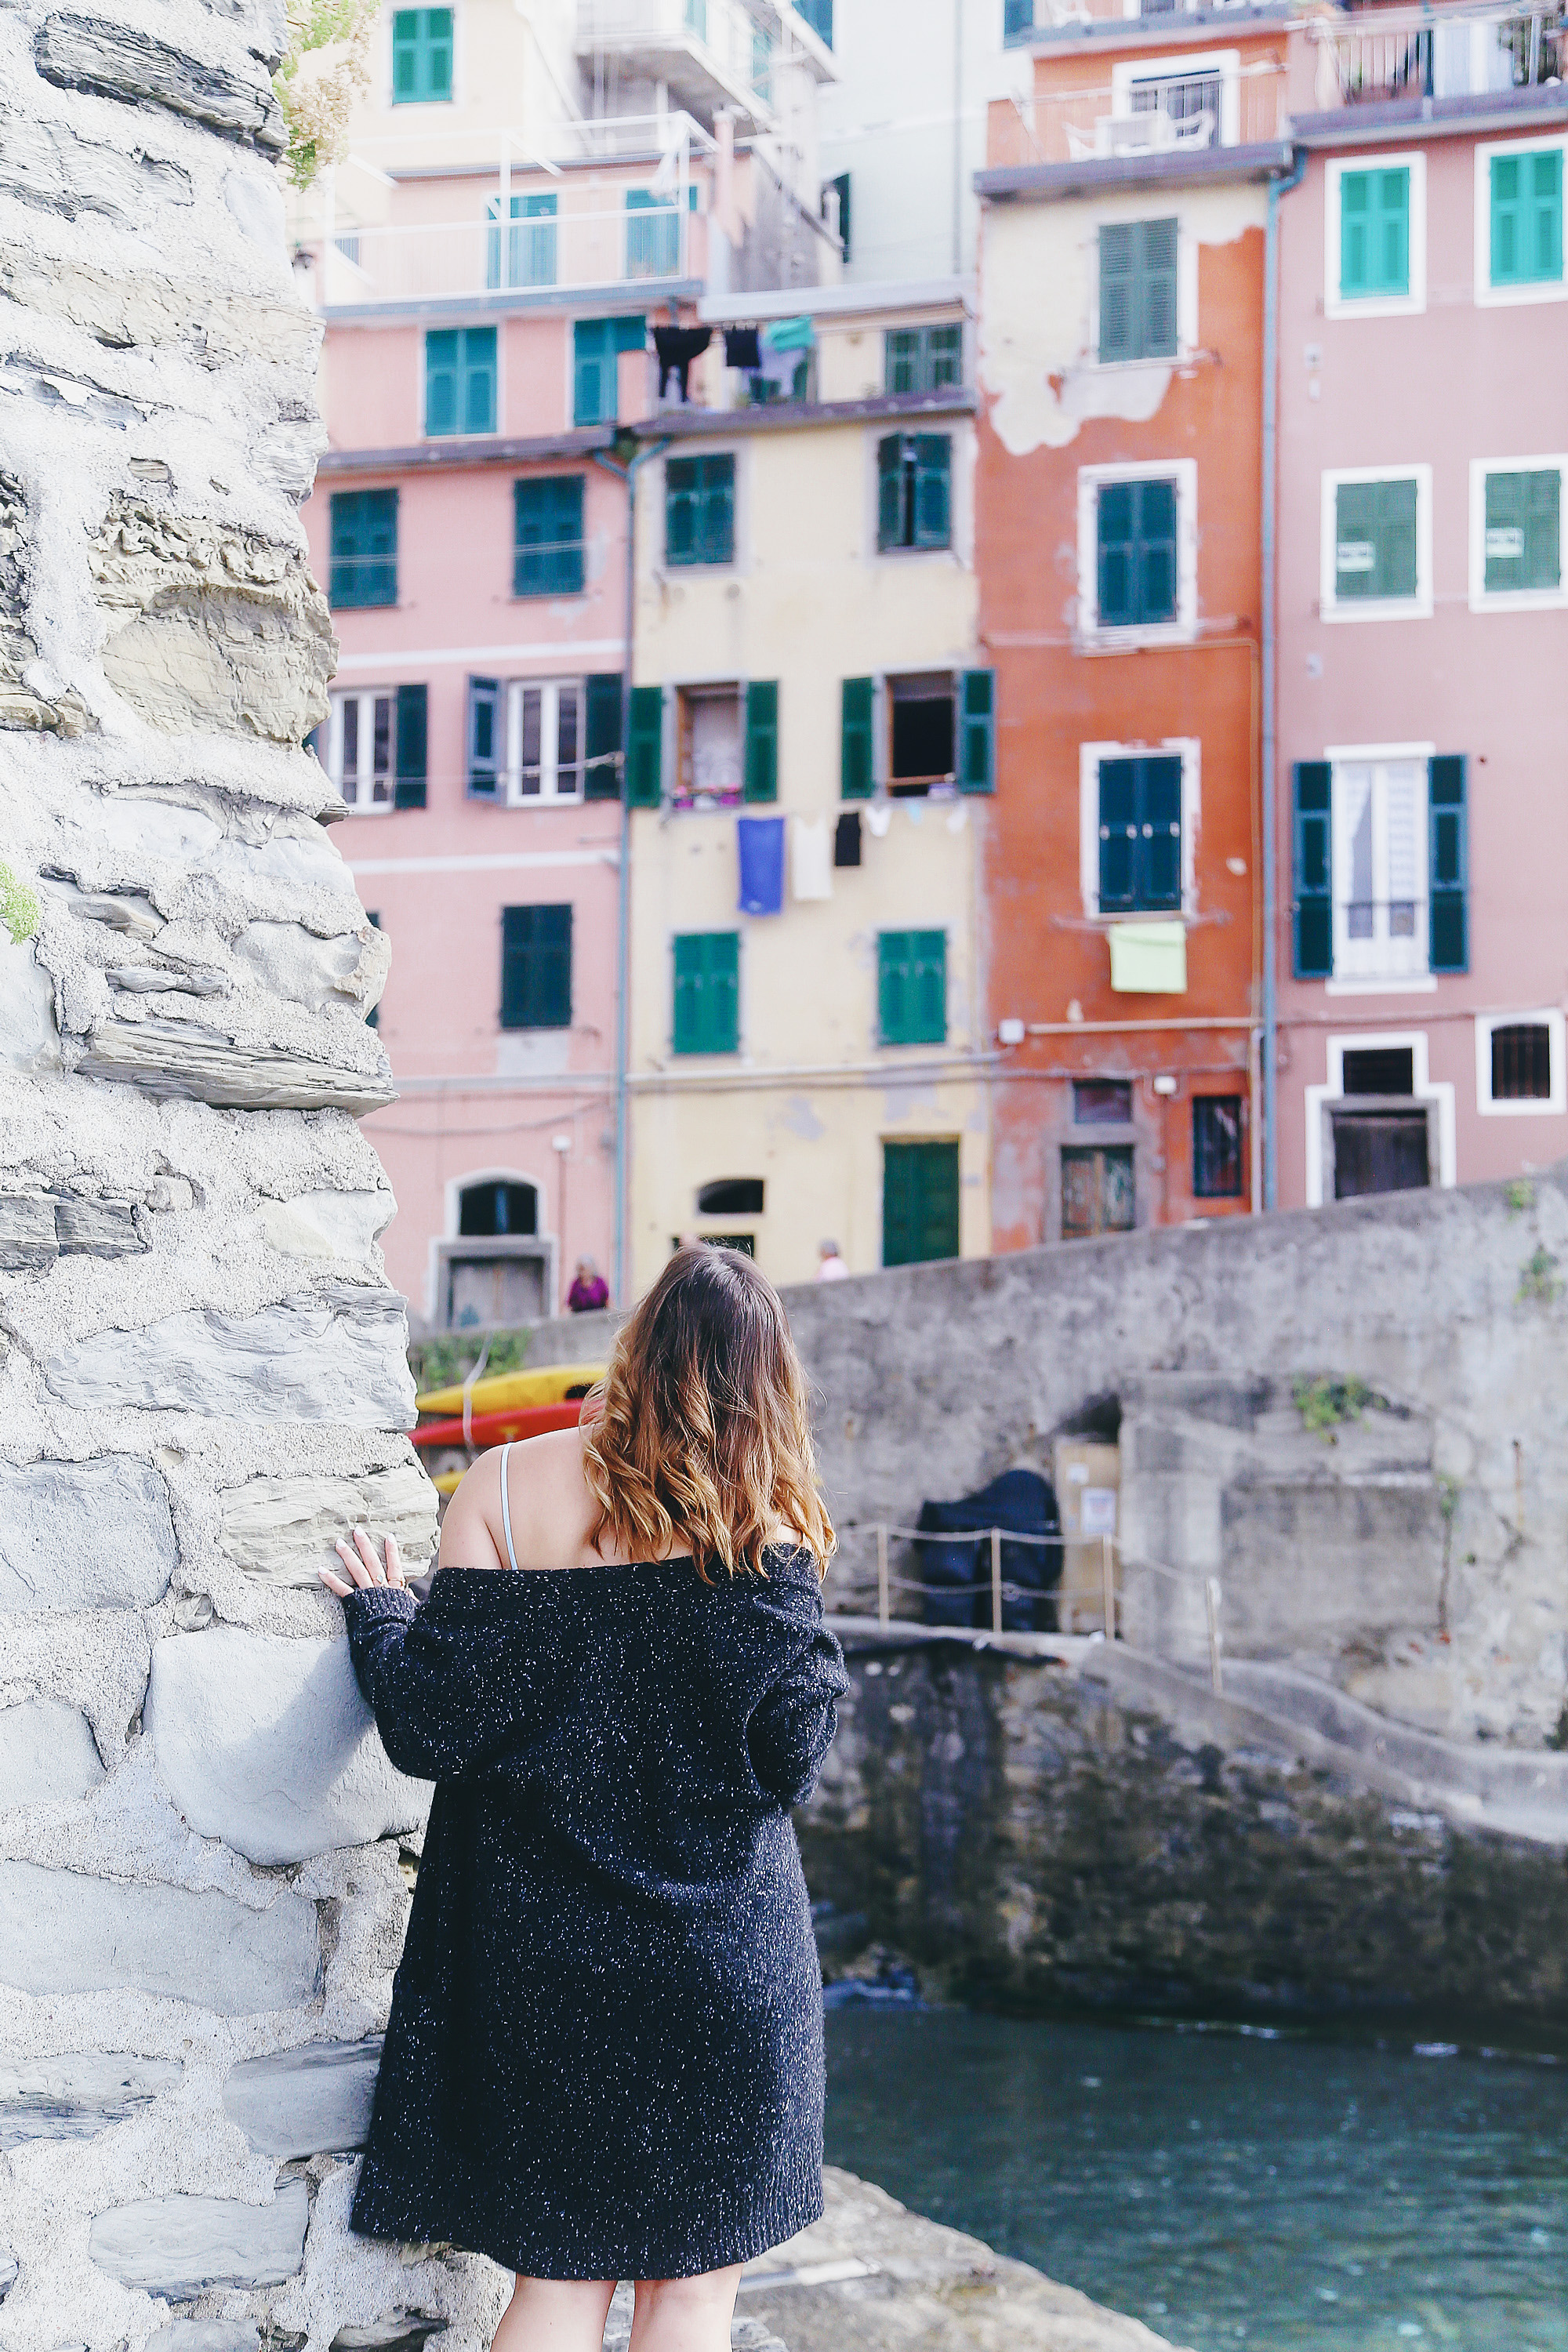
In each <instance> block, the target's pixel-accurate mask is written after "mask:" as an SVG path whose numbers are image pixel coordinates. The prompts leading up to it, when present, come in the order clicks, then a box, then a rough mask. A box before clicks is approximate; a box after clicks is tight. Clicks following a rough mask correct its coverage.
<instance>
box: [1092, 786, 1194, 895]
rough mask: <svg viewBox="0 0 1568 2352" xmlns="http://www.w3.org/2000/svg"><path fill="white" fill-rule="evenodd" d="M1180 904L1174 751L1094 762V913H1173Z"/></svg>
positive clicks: (1179, 819) (1178, 800) (1178, 805)
mask: <svg viewBox="0 0 1568 2352" xmlns="http://www.w3.org/2000/svg"><path fill="white" fill-rule="evenodd" d="M1181 904H1182V762H1181V758H1180V755H1179V754H1175V753H1171V752H1162V753H1160V754H1157V755H1156V756H1154V757H1142V758H1133V759H1124V760H1102V761H1100V913H1101V914H1102V915H1114V914H1134V913H1138V914H1156V913H1162V912H1177V911H1179V910H1180V908H1181Z"/></svg>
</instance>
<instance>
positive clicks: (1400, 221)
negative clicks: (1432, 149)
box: [1340, 165, 1410, 301]
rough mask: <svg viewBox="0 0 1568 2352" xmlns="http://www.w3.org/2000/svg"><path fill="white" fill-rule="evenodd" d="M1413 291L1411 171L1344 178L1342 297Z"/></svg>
mask: <svg viewBox="0 0 1568 2352" xmlns="http://www.w3.org/2000/svg"><path fill="white" fill-rule="evenodd" d="M1409 291H1410V172H1409V167H1408V166H1407V165H1404V166H1401V167H1400V168H1399V169H1398V170H1396V171H1391V172H1344V173H1341V175H1340V295H1341V299H1342V300H1345V301H1355V300H1360V299H1363V297H1365V296H1367V295H1374V294H1407V293H1408V292H1409Z"/></svg>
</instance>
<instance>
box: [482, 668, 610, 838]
mask: <svg viewBox="0 0 1568 2352" xmlns="http://www.w3.org/2000/svg"><path fill="white" fill-rule="evenodd" d="M563 688H572V689H573V690H574V692H575V694H576V697H577V775H578V783H577V789H576V791H575V792H570V793H563V792H560V791H558V790H557V773H556V763H557V746H558V718H557V713H558V710H559V705H560V697H561V693H562V691H563ZM504 691H505V695H506V708H505V709H504V711H503V713H502V717H501V724H502V726H503V728H504V729H505V742H506V764H505V768H504V771H503V774H504V779H505V784H506V805H507V807H508V808H519V809H533V808H575V807H577V806H578V805H579V803H581V801H582V799H583V796H584V795H583V784H584V778H585V774H586V768H587V757H588V754H587V743H586V736H587V725H588V690H587V686H586V683H585V681H584V679H583V678H581V677H511V678H508V679H507V681H506V684H505V688H504ZM530 691H532V692H535V693H537V694H539V695H540V697H541V704H540V729H539V790H538V792H536V793H525V792H524V791H523V789H522V698H523V696H524V695H525V694H526V693H529V692H530Z"/></svg>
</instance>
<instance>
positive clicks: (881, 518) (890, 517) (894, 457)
mask: <svg viewBox="0 0 1568 2352" xmlns="http://www.w3.org/2000/svg"><path fill="white" fill-rule="evenodd" d="M903 484H904V440H903V436H902V434H901V433H889V434H888V435H887V436H885V437H884V438H883V439H882V440H880V441H879V442H878V444H877V544H878V546H879V548H889V547H897V546H899V545H900V543H901V541H902V535H903V503H904V501H903Z"/></svg>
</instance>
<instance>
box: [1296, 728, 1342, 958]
mask: <svg viewBox="0 0 1568 2352" xmlns="http://www.w3.org/2000/svg"><path fill="white" fill-rule="evenodd" d="M1291 777H1292V783H1293V788H1294V799H1295V804H1296V805H1295V853H1296V854H1295V923H1294V926H1293V934H1292V936H1293V943H1294V947H1295V955H1294V957H1293V959H1292V968H1293V970H1294V971H1295V974H1296V977H1297V979H1298V980H1327V979H1328V977H1329V976H1330V974H1331V972H1332V971H1333V968H1334V918H1333V870H1334V869H1333V829H1332V806H1333V770H1332V768H1331V766H1330V764H1329V762H1328V761H1327V760H1298V761H1297V762H1296V764H1295V767H1294V768H1293V770H1292V771H1291Z"/></svg>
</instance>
